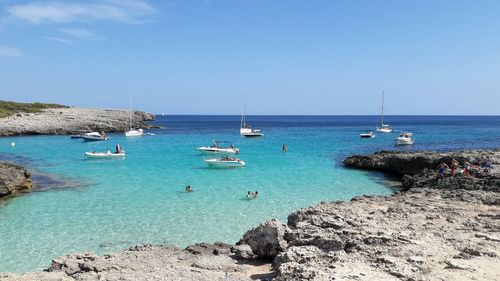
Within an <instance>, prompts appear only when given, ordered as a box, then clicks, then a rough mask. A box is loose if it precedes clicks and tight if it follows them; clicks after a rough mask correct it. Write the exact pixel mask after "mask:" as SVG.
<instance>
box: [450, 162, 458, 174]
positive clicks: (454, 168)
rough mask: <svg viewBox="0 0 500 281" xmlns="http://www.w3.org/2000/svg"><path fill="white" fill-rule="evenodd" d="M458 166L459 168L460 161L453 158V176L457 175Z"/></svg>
mask: <svg viewBox="0 0 500 281" xmlns="http://www.w3.org/2000/svg"><path fill="white" fill-rule="evenodd" d="M457 168H458V161H457V160H456V159H455V158H453V159H451V176H452V177H454V176H455V173H456V172H457Z"/></svg>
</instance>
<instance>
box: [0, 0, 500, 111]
mask: <svg viewBox="0 0 500 281" xmlns="http://www.w3.org/2000/svg"><path fill="white" fill-rule="evenodd" d="M383 90H384V91H385V93H386V108H387V109H386V111H387V114H494V115H498V114H500V106H499V105H500V1H498V0H468V1H463V0H448V1H446V0H429V1H423V0H422V1H404V0H378V1H377V0H366V1H361V0H323V1H321V0H301V1H299V0H287V1H285V0H282V1H278V0H205V1H203V0H192V1H189V0H166V1H138V0H137V1H136V0H102V1H99V0H92V1H62V0H53V1H13V0H0V99H6V100H16V101H46V102H57V103H64V104H69V105H76V106H92V107H128V103H129V95H133V99H134V107H136V108H139V109H142V110H147V111H150V112H155V113H161V112H165V113H167V114H240V113H241V111H242V106H243V105H242V103H243V99H244V96H245V95H246V96H247V100H248V111H249V113H250V114H378V112H379V107H380V105H379V104H380V93H381V92H382V91H383Z"/></svg>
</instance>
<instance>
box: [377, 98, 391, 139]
mask: <svg viewBox="0 0 500 281" xmlns="http://www.w3.org/2000/svg"><path fill="white" fill-rule="evenodd" d="M377 132H381V133H391V132H392V128H391V126H389V124H384V92H382V114H381V115H380V127H377Z"/></svg>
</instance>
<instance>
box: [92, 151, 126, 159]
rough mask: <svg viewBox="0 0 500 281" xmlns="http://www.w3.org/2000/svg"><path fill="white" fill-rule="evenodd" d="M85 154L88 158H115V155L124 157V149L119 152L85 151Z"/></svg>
mask: <svg viewBox="0 0 500 281" xmlns="http://www.w3.org/2000/svg"><path fill="white" fill-rule="evenodd" d="M85 156H87V157H89V158H115V157H125V151H121V152H120V153H112V152H111V151H106V152H95V151H93V152H85Z"/></svg>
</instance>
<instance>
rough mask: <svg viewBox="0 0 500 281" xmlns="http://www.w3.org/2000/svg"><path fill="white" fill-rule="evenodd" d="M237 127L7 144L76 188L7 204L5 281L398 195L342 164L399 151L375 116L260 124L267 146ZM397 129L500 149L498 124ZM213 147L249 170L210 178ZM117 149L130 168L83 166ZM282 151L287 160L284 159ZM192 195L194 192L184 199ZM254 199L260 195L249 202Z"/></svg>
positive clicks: (0, 221)
mask: <svg viewBox="0 0 500 281" xmlns="http://www.w3.org/2000/svg"><path fill="white" fill-rule="evenodd" d="M238 118H239V117H234V116H170V117H159V120H158V121H157V122H156V123H157V124H160V125H164V126H166V127H165V128H163V129H157V130H154V132H155V133H156V135H155V136H144V137H139V138H125V137H123V136H122V135H119V134H112V135H111V140H109V141H107V142H95V143H84V142H82V141H81V140H74V139H70V138H69V137H67V136H32V137H9V138H1V139H0V156H1V157H2V158H3V159H9V160H14V161H17V162H20V163H21V164H24V165H28V166H29V167H30V168H31V169H34V170H36V171H39V172H42V173H48V174H52V175H55V176H56V177H58V178H59V179H61V180H63V181H65V182H67V185H70V187H68V188H56V189H50V190H47V191H43V192H42V191H41V192H32V193H29V194H25V195H22V196H19V197H15V198H11V199H8V200H3V201H0V237H1V238H0V271H9V272H25V271H33V270H40V269H44V268H46V267H47V266H48V265H49V264H50V260H51V259H52V258H54V257H57V256H60V255H63V254H68V253H72V252H84V251H85V252H89V251H90V252H95V253H98V254H104V253H108V252H113V251H117V250H120V249H124V248H127V247H129V246H132V245H135V244H141V243H162V244H173V245H176V246H180V247H184V246H187V245H189V244H193V243H197V242H214V241H223V242H228V243H234V242H236V241H237V240H238V239H239V238H240V237H241V236H242V234H243V233H244V232H245V231H246V230H248V229H249V228H251V227H254V226H256V225H257V224H259V223H260V222H263V221H265V220H268V219H271V218H278V219H279V220H281V221H283V222H285V221H286V217H287V214H288V213H290V212H291V211H293V210H296V209H299V208H301V207H306V206H310V205H312V204H316V203H319V202H321V201H325V200H339V199H350V198H352V197H353V196H356V195H361V194H390V193H391V192H393V190H392V189H391V188H389V187H387V186H385V185H384V184H383V182H382V181H381V180H380V178H377V177H374V176H373V174H371V173H367V172H362V171H356V170H349V169H345V168H343V167H342V165H341V160H342V159H343V158H344V157H345V156H347V155H349V154H352V153H364V152H371V151H375V150H379V149H394V146H393V138H394V137H395V134H386V135H378V136H377V137H376V138H374V139H369V140H365V139H360V138H359V137H358V134H359V132H361V131H363V130H365V129H368V128H370V127H373V126H372V125H373V124H375V123H376V120H377V119H376V117H335V116H329V117H321V116H309V117H307V116H306V117H292V116H287V117H276V116H273V117H270V116H268V117H266V116H258V117H253V118H252V119H253V122H252V123H253V124H254V126H256V127H260V128H262V129H263V130H264V133H265V134H266V135H265V137H264V138H258V139H257V138H256V139H246V138H243V137H241V136H239V134H238V130H239V129H238V127H239V119H238ZM392 118H393V120H392V122H391V124H392V125H394V126H395V127H396V128H398V127H399V128H402V129H403V128H404V129H408V130H412V131H413V132H414V133H415V136H416V138H417V144H416V145H415V149H423V148H433V149H443V150H446V149H456V148H474V147H492V146H494V145H496V144H497V143H496V142H497V140H498V139H499V136H500V134H499V132H500V127H499V126H500V125H499V124H500V122H499V121H500V120H499V118H498V117H463V118H462V119H460V118H458V119H456V118H455V119H454V118H452V117H450V118H451V119H450V120H448V119H440V118H437V117H436V118H434V119H433V118H432V117H392ZM405 118H406V119H405ZM419 118H420V119H419ZM467 118H469V119H467ZM477 118H483V119H479V120H478V119H477ZM252 119H251V120H252ZM389 121H391V120H390V118H388V122H389ZM471 132H472V133H471ZM212 140H227V141H231V142H234V143H235V144H236V146H237V147H239V148H240V149H241V154H240V156H239V157H240V158H241V159H243V160H245V161H246V162H247V166H246V167H244V168H241V169H213V168H208V167H207V166H206V165H205V163H204V162H203V158H204V157H206V156H204V155H202V154H200V153H198V152H197V151H196V149H195V148H196V147H198V146H202V145H209V144H210V143H211V142H212ZM12 141H14V142H16V147H15V148H12V147H10V143H11V142H12ZM116 143H119V144H121V145H122V147H123V148H124V149H125V150H126V152H127V156H126V158H125V159H113V160H87V159H85V158H84V157H83V152H85V151H92V150H99V151H102V150H105V149H106V148H110V149H113V148H114V144H116ZM282 143H286V144H287V146H288V148H289V151H288V152H287V153H283V152H281V151H280V148H281V145H282ZM75 183H77V184H76V185H75ZM187 184H190V185H191V186H192V188H193V190H194V192H192V193H185V192H184V186H185V185H187ZM248 190H258V191H259V193H260V194H261V196H260V197H259V198H258V199H256V200H251V201H248V200H246V197H245V195H246V192H247V191H248Z"/></svg>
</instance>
